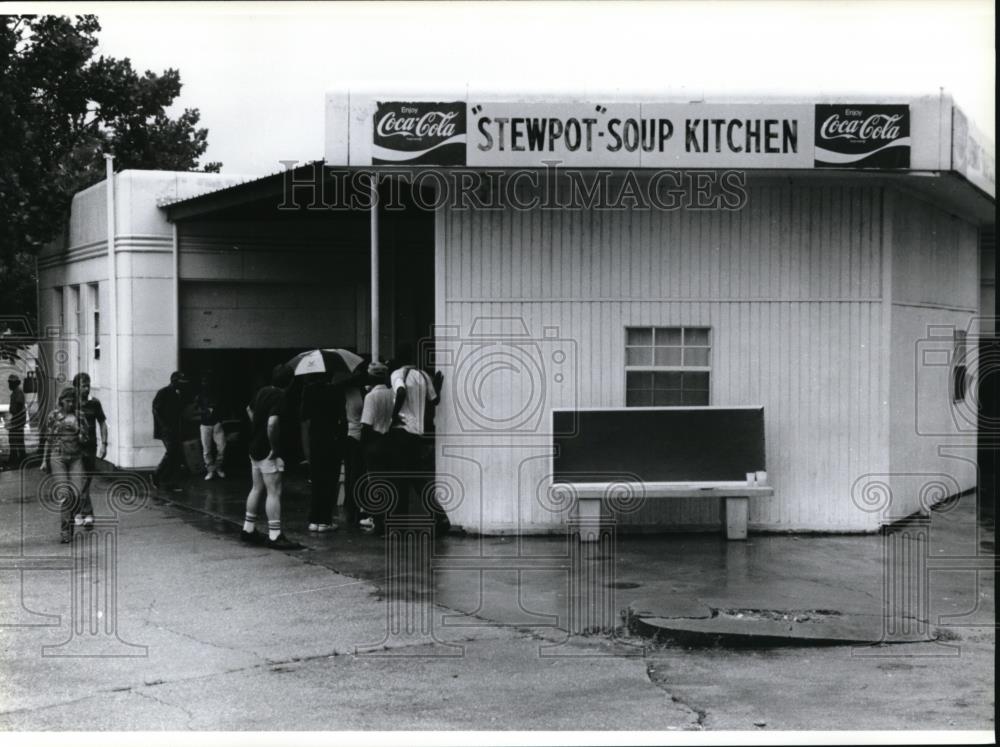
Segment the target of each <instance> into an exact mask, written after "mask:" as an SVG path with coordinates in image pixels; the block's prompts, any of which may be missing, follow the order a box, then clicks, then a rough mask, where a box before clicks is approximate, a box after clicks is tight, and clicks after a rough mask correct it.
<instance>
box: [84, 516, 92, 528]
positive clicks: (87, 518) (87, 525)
mask: <svg viewBox="0 0 1000 747" xmlns="http://www.w3.org/2000/svg"><path fill="white" fill-rule="evenodd" d="M83 528H84V529H93V528H94V517H93V516H84V517H83Z"/></svg>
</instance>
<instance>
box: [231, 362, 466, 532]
mask: <svg viewBox="0 0 1000 747" xmlns="http://www.w3.org/2000/svg"><path fill="white" fill-rule="evenodd" d="M292 380H293V374H292V371H291V369H290V368H288V367H287V366H284V365H280V366H277V367H275V369H274V371H273V372H272V383H271V385H269V386H265V387H263V388H261V389H260V390H259V391H258V392H257V393H256V394H255V395H254V398H253V400H252V401H251V403H250V405H249V406H248V407H247V414H248V416H249V417H250V421H251V436H250V446H249V450H250V473H251V479H252V487H251V489H250V493H249V495H248V496H247V503H246V512H245V515H244V521H243V528H242V530H241V534H240V537H241V539H242V540H243V541H244V542H246V543H248V544H255V545H264V546H267V547H271V548H274V549H281V550H295V549H301V545H299V544H298V543H295V542H292V541H291V540H289V539H287V538H286V537H285V535H284V533H283V532H282V523H281V499H282V490H283V481H282V476H283V473H284V471H285V462H284V458H283V455H282V454H283V444H284V442H285V441H284V439H283V438H282V427H283V425H284V424H286V423H288V422H289V421H290V420H291V417H290V413H289V412H288V408H287V402H286V393H287V391H288V389H289V387H290V386H291V383H292ZM442 383H443V376H442V375H441V373H440V372H438V373H437V374H435V375H434V376H433V377H432V376H430V375H429V374H427V373H426V372H425V371H423V370H421V369H419V368H417V367H416V366H415V365H414V364H413V362H412V352H411V349H410V348H408V347H403V348H401V350H400V351H399V353H398V355H397V357H396V364H395V366H394V368H393V370H392V372H391V374H390V369H389V367H388V366H386V365H385V364H383V363H379V362H375V363H372V364H371V365H369V366H368V369H367V377H365V379H361V378H360V377H356V378H355V379H352V380H350V381H348V382H346V383H343V384H332V383H330V382H328V381H326V380H324V379H323V377H322V375H317V376H315V377H309V380H307V381H305V382H304V386H303V390H302V397H301V404H300V413H299V423H300V427H301V439H302V446H303V452H304V456H305V462H306V463H307V464H308V466H309V475H310V482H311V494H312V496H311V504H310V511H309V522H308V525H307V529H308V531H310V532H314V533H326V532H330V531H333V530H334V529H336V528H337V525H336V524H335V523H334V520H333V519H334V515H335V512H336V502H337V495H338V492H339V478H340V472H341V466H342V465H343V469H344V513H345V518H346V520H347V521H348V523H349V524H351V525H353V526H362V527H363V526H365V524H366V523H367V524H368V525H369V527H370V528H371V529H372V530H373V531H374V533H375V534H382V533H384V531H385V518H386V513H387V512H388V511H396V512H400V513H409V512H410V508H411V499H410V497H409V491H410V490H411V489H412V490H413V491H414V493H415V496H416V499H417V500H418V501H423V502H424V503H425V504H430V505H429V508H430V511H431V513H432V515H433V519H434V524H435V527H436V530H437V531H438V533H439V534H440V533H445V532H447V531H448V529H449V528H450V523H449V521H448V517H447V514H446V513H445V512H444V511H443V510H442V509H441V507H440V505H439V504H437V503H436V501H435V500H434V497H433V495H432V494H431V493H430V491H428V490H427V485H428V483H429V481H430V480H431V479H432V478H433V475H434V472H433V464H432V460H433V449H432V448H431V449H428V448H427V443H426V439H425V434H426V433H427V425H428V424H429V423H432V422H433V410H432V409H431V407H433V406H434V405H436V404H437V403H438V401H439V398H440V392H441V386H442ZM428 405H431V407H428ZM378 477H381V478H384V479H386V480H388V481H389V483H390V484H391V485H392V488H393V494H394V495H395V497H396V505H395V506H394V507H392V506H385V507H384V508H386V509H387V511H381V510H374V507H373V506H371V505H369V506H368V507H369V508H373V511H372V512H371V516H367V517H366V516H365V515H364V514H365V513H366V512H365V511H364V508H365V506H364V505H359V504H358V501H357V498H358V497H359V496H364V495H365V494H366V492H367V482H366V480H367V479H368V478H378ZM262 514H263V515H264V516H266V520H267V534H266V535H262V534H260V533H258V532H257V531H256V527H257V524H258V523H259V522H260V521H261V520H262Z"/></svg>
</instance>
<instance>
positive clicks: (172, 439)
mask: <svg viewBox="0 0 1000 747" xmlns="http://www.w3.org/2000/svg"><path fill="white" fill-rule="evenodd" d="M187 383H188V379H187V377H186V376H185V375H184V374H183V373H182V372H181V371H174V372H173V373H172V374H170V383H169V384H168V385H167V386H165V387H163V388H162V389H161V390H159V391H158V392H157V393H156V396H155V397H153V438H158V439H160V441H162V442H163V448H164V454H163V459H161V460H160V464H159V466H157V468H156V472H154V473H153V483H154V484H155V485H156V486H157V487H177V485H176V482H173V481H175V480H176V479H177V477H178V476H179V475H180V473H181V472H182V471H183V470H184V469H185V467H184V447H183V444H182V442H181V427H182V423H183V417H184V405H185V404H186V402H185V391H184V387H185V386H186V385H187Z"/></svg>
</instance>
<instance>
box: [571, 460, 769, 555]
mask: <svg viewBox="0 0 1000 747" xmlns="http://www.w3.org/2000/svg"><path fill="white" fill-rule="evenodd" d="M763 479H764V480H765V483H761V482H756V481H754V482H750V481H747V482H743V483H739V482H623V481H620V480H616V481H614V482H560V483H557V484H561V485H566V486H567V487H569V488H570V489H571V490H572V491H573V492H574V493H575V495H576V498H577V504H576V518H577V519H578V520H579V521H580V524H579V527H580V528H579V529H578V530H577V536H578V537H579V539H580V541H581V542H594V541H596V540H597V539H598V532H597V531H595V530H594V529H592V528H591V527H594V526H596V525H599V522H600V520H601V519H602V506H603V504H604V502H605V501H606V500H607V499H608V497H609V496H610V495H612V494H613V492H614V491H615V490H621V489H626V490H629V491H630V492H631V493H632V494H633V495H635V496H641V497H643V498H708V499H716V500H719V501H721V502H722V503H721V506H722V510H723V515H724V516H725V519H724V526H725V531H726V539H730V540H745V539H746V538H747V517H748V516H749V513H750V499H751V498H760V497H768V496H772V495H774V489H773V488H771V487H768V486H767V485H766V476H764V478H763Z"/></svg>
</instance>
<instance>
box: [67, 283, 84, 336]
mask: <svg viewBox="0 0 1000 747" xmlns="http://www.w3.org/2000/svg"><path fill="white" fill-rule="evenodd" d="M69 312H70V313H71V314H72V315H73V328H72V329H69V330H67V332H69V333H71V334H74V335H80V334H83V327H82V326H81V324H80V322H81V321H82V319H81V318H80V286H79V285H71V286H70V287H69Z"/></svg>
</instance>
